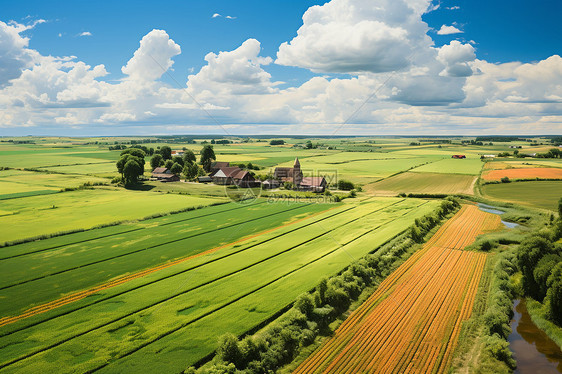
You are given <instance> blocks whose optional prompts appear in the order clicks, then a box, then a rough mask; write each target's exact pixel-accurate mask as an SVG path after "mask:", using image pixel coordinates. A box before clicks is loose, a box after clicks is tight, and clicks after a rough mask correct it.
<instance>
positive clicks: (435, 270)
mask: <svg viewBox="0 0 562 374" xmlns="http://www.w3.org/2000/svg"><path fill="white" fill-rule="evenodd" d="M501 227H502V223H501V220H500V218H499V216H497V215H493V214H490V213H485V212H482V211H480V210H479V209H478V207H476V206H473V205H465V206H463V207H462V209H461V210H460V211H459V212H458V213H457V214H456V215H455V216H454V217H453V218H451V219H450V220H449V221H447V222H446V223H445V224H444V225H443V226H442V227H441V228H440V229H439V231H437V233H436V234H435V235H434V236H433V237H432V238H431V239H430V240H429V241H428V242H427V243H426V244H425V245H424V247H423V248H422V249H421V250H419V251H418V252H416V253H415V254H414V255H412V256H411V257H410V258H409V259H408V260H407V261H406V262H405V263H404V264H402V265H401V266H400V267H399V268H398V269H396V271H394V272H393V273H392V274H391V275H389V277H388V278H387V279H386V280H385V281H384V282H382V283H381V284H380V286H379V287H378V289H377V291H376V292H374V293H373V295H371V296H370V297H369V299H367V300H366V301H365V302H364V303H363V304H362V305H361V306H360V307H359V308H358V309H357V310H356V311H354V312H353V313H352V314H351V315H350V316H349V318H347V319H346V320H345V321H344V323H343V324H342V325H341V326H340V327H339V328H338V329H337V330H336V332H335V334H334V336H333V337H331V338H330V339H329V340H327V341H326V342H325V343H324V344H323V345H321V346H320V347H319V348H318V350H317V351H316V352H314V353H313V354H312V355H311V356H310V357H308V358H307V359H306V360H305V361H304V362H303V363H302V364H301V365H300V366H299V367H298V368H297V369H296V370H295V373H413V372H415V373H443V372H446V371H447V370H448V367H449V365H450V363H451V359H452V354H453V351H454V349H455V347H456V344H457V341H458V338H459V334H460V331H461V326H462V322H463V321H465V320H467V319H468V318H469V317H470V315H471V313H472V308H473V304H474V300H475V297H476V293H477V290H478V285H479V283H480V279H481V277H482V272H483V269H484V265H485V263H486V258H487V255H486V254H485V253H478V252H471V251H464V250H462V249H463V248H465V247H466V246H467V245H469V244H471V243H472V242H474V240H475V239H476V237H477V236H478V235H481V234H483V233H486V232H490V231H494V230H499V229H500V228H501Z"/></svg>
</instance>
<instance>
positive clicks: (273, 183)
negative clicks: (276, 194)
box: [261, 179, 281, 190]
mask: <svg viewBox="0 0 562 374" xmlns="http://www.w3.org/2000/svg"><path fill="white" fill-rule="evenodd" d="M261 186H262V187H263V188H264V189H266V190H271V189H274V188H279V187H280V186H281V182H279V181H278V180H277V179H267V180H265V181H263V182H262V183H261Z"/></svg>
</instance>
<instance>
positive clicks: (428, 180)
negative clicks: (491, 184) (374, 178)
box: [365, 172, 476, 195]
mask: <svg viewBox="0 0 562 374" xmlns="http://www.w3.org/2000/svg"><path fill="white" fill-rule="evenodd" d="M475 181H476V176H472V175H464V174H441V173H413V172H406V173H401V174H398V175H395V176H392V177H390V178H387V179H384V180H382V181H380V182H377V183H373V184H369V185H367V186H366V187H365V189H366V191H369V192H372V193H374V194H381V195H385V194H386V195H397V194H399V193H419V194H467V195H472V194H473V193H474V192H473V188H474V183H475Z"/></svg>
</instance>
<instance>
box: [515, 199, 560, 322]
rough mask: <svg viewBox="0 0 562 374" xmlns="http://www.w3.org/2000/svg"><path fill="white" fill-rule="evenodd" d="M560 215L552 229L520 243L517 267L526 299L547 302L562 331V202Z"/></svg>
mask: <svg viewBox="0 0 562 374" xmlns="http://www.w3.org/2000/svg"><path fill="white" fill-rule="evenodd" d="M558 214H559V218H558V219H557V220H556V221H554V222H553V224H552V225H551V226H550V227H548V228H543V229H542V230H540V231H538V232H536V233H534V234H532V235H531V236H529V237H528V238H526V239H525V240H524V241H522V242H521V244H520V246H519V248H518V251H517V265H518V267H519V269H520V270H521V273H522V275H523V278H522V285H523V291H524V292H525V295H526V296H529V297H532V298H533V299H535V300H537V301H539V302H541V303H542V302H544V304H545V305H546V308H547V310H548V315H549V318H550V319H551V321H552V322H554V323H556V324H558V325H559V326H561V327H562V243H560V241H559V240H560V239H561V238H562V218H560V217H562V198H561V199H560V201H559V203H558Z"/></svg>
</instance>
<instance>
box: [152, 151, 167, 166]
mask: <svg viewBox="0 0 562 374" xmlns="http://www.w3.org/2000/svg"><path fill="white" fill-rule="evenodd" d="M162 165H164V159H163V158H162V155H161V154H158V153H157V154H155V155H154V156H152V158H151V159H150V167H151V168H152V170H154V169H156V168H157V167H160V166H162Z"/></svg>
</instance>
